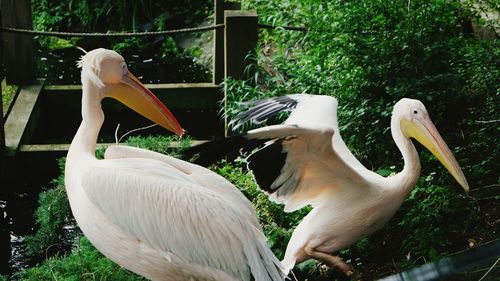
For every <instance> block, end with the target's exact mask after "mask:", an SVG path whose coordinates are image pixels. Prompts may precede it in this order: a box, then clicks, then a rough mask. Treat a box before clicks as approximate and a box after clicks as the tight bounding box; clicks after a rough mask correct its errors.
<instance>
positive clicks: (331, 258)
mask: <svg viewBox="0 0 500 281" xmlns="http://www.w3.org/2000/svg"><path fill="white" fill-rule="evenodd" d="M305 251H306V253H307V254H308V255H309V256H310V257H312V258H314V259H317V260H320V261H323V262H324V263H325V265H326V266H327V267H329V268H330V269H332V270H334V271H337V272H340V273H342V274H344V275H345V276H351V275H352V274H353V273H354V272H353V271H352V269H351V267H350V266H349V265H348V264H347V263H345V262H344V260H342V258H340V257H339V256H335V255H330V254H327V253H323V252H318V251H316V250H311V249H306V250H305Z"/></svg>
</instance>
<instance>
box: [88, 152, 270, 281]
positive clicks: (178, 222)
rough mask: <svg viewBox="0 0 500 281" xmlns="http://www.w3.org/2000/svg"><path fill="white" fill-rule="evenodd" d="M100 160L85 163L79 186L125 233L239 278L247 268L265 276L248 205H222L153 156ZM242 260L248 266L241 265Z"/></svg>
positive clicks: (219, 199) (246, 273)
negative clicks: (91, 164)
mask: <svg viewBox="0 0 500 281" xmlns="http://www.w3.org/2000/svg"><path fill="white" fill-rule="evenodd" d="M105 163H106V165H105V166H95V167H91V168H89V169H88V170H87V171H86V172H85V174H84V175H83V177H82V186H83V189H84V190H85V193H86V194H87V196H88V197H89V199H90V200H91V202H93V204H95V206H96V207H98V208H99V209H100V210H101V211H102V213H103V215H105V216H106V217H107V218H108V219H110V220H111V221H112V222H114V223H115V224H116V225H117V226H118V227H119V228H121V229H123V231H124V232H125V233H128V234H130V235H131V236H132V237H134V238H135V239H138V240H140V241H143V242H144V243H147V244H148V245H150V247H152V248H155V249H160V250H162V251H164V252H165V255H166V256H168V255H169V253H173V254H175V256H177V257H179V258H180V259H182V260H186V261H188V262H190V263H195V264H199V265H202V266H211V267H214V268H218V269H221V270H223V271H226V272H229V273H231V274H232V275H233V276H235V277H237V278H239V279H241V280H249V278H250V268H252V274H254V276H255V278H256V279H257V280H271V279H269V277H268V278H265V276H262V274H263V273H262V272H266V271H265V269H264V271H262V268H259V266H260V267H262V261H261V260H260V255H259V254H260V253H259V251H260V249H259V247H262V243H264V244H265V237H263V235H262V233H261V232H260V227H258V226H256V225H255V218H254V217H252V216H250V215H249V213H248V210H246V209H245V208H243V209H241V208H236V207H235V206H234V205H233V204H228V202H227V200H225V199H224V198H222V197H221V196H220V195H219V194H217V193H216V192H214V191H212V190H210V189H207V188H205V187H203V186H201V185H200V184H198V183H197V182H196V181H195V180H193V178H190V177H189V175H188V174H185V173H184V172H180V171H179V170H178V169H176V168H175V167H173V166H170V165H166V164H165V163H162V162H160V161H157V160H154V159H140V158H136V159H134V158H129V159H115V160H107V161H105ZM221 245H224V247H221ZM255 261H257V262H260V265H259V264H255ZM245 263H246V264H248V265H249V267H247V268H241V266H240V265H241V264H245ZM276 274H277V275H278V276H279V273H278V272H276ZM274 280H278V279H274Z"/></svg>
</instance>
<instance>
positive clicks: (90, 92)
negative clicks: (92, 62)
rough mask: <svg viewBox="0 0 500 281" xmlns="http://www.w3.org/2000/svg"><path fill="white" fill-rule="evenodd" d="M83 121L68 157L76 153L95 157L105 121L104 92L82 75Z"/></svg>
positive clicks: (81, 155)
mask: <svg viewBox="0 0 500 281" xmlns="http://www.w3.org/2000/svg"><path fill="white" fill-rule="evenodd" d="M82 91H83V93H82V123H81V124H80V127H79V128H78V131H77V132H76V135H75V137H74V138H73V141H72V142H71V146H70V149H69V151H68V158H70V157H71V156H72V155H74V154H78V155H79V156H80V157H83V156H90V157H93V158H95V148H96V144H97V137H98V135H99V131H100V129H101V126H102V123H103V122H104V113H103V112H102V108H101V99H102V94H101V92H100V89H99V88H97V87H96V86H95V85H94V83H92V82H91V81H90V80H89V79H88V78H86V77H82Z"/></svg>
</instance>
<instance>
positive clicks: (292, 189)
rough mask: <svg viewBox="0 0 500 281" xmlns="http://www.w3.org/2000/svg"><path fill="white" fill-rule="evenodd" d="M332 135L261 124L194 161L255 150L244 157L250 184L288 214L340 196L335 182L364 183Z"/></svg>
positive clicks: (210, 146)
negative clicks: (233, 150)
mask: <svg viewBox="0 0 500 281" xmlns="http://www.w3.org/2000/svg"><path fill="white" fill-rule="evenodd" d="M335 137H336V136H335V135H334V131H333V129H332V128H331V127H329V126H324V125H318V124H313V125H306V124H303V125H300V126H299V125H273V126H267V127H264V128H260V129H255V130H251V131H248V132H247V133H245V134H241V135H237V136H231V137H228V138H225V139H222V140H218V141H215V142H213V143H207V145H205V148H206V149H201V150H198V151H197V152H199V158H198V159H197V160H196V161H198V160H200V159H201V162H211V160H212V159H213V156H214V155H218V154H217V153H220V150H222V151H224V150H226V151H227V150H231V148H241V147H243V148H245V147H247V146H250V148H251V149H253V148H256V147H258V148H259V149H258V150H257V151H253V152H252V153H251V154H250V156H249V157H248V158H247V161H248V167H249V169H250V170H252V172H253V175H254V177H255V181H256V182H257V184H258V185H259V186H260V188H261V189H263V190H264V191H266V192H267V193H268V194H269V197H270V198H271V199H272V200H274V201H277V202H282V203H285V205H286V206H285V210H286V211H294V210H297V209H299V208H302V207H304V206H305V205H309V204H311V205H313V206H315V205H318V204H321V203H323V202H324V200H328V197H326V196H321V195H325V194H326V193H330V194H335V193H336V192H342V190H338V189H337V188H336V186H337V185H338V184H339V182H340V181H351V182H356V183H358V184H359V185H361V186H362V185H363V182H364V181H365V179H364V178H363V177H362V176H361V175H360V174H359V173H358V172H357V171H356V170H355V169H353V168H352V167H351V166H350V165H349V164H348V163H347V162H345V161H344V159H343V158H342V157H340V156H339V154H338V153H337V152H336V151H335V149H334V147H333V143H332V141H333V139H334V138H335ZM201 146H203V145H201ZM207 155H208V156H207Z"/></svg>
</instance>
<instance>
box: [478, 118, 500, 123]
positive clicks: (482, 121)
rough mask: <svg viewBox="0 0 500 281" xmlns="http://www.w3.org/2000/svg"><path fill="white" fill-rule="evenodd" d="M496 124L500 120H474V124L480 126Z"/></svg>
mask: <svg viewBox="0 0 500 281" xmlns="http://www.w3.org/2000/svg"><path fill="white" fill-rule="evenodd" d="M496 122H500V120H498V119H497V120H476V123H480V124H488V123H496Z"/></svg>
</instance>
